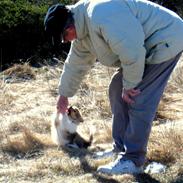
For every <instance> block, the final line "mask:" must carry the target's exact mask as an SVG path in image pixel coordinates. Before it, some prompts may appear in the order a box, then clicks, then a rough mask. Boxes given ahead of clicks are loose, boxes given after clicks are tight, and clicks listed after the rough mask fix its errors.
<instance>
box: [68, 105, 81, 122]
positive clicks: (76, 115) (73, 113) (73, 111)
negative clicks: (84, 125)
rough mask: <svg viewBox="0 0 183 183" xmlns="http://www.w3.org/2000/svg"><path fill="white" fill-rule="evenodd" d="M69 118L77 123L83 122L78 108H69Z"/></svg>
mask: <svg viewBox="0 0 183 183" xmlns="http://www.w3.org/2000/svg"><path fill="white" fill-rule="evenodd" d="M68 116H70V117H71V118H72V119H73V120H75V121H77V122H83V121H84V120H83V118H82V117H81V114H80V112H79V110H78V109H77V107H72V106H71V107H69V109H68Z"/></svg>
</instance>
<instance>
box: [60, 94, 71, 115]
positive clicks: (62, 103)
mask: <svg viewBox="0 0 183 183" xmlns="http://www.w3.org/2000/svg"><path fill="white" fill-rule="evenodd" d="M68 105H69V102H68V98H67V97H64V96H62V95H60V96H59V97H58V100H57V111H58V112H60V113H62V114H64V113H66V111H67V108H68Z"/></svg>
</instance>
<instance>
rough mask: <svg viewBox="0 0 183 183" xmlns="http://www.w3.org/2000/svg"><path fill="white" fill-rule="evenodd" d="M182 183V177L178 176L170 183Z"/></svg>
mask: <svg viewBox="0 0 183 183" xmlns="http://www.w3.org/2000/svg"><path fill="white" fill-rule="evenodd" d="M182 182H183V175H181V176H179V177H178V178H177V179H176V180H173V181H171V182H170V183H182Z"/></svg>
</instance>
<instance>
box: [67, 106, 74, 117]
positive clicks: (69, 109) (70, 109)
mask: <svg viewBox="0 0 183 183" xmlns="http://www.w3.org/2000/svg"><path fill="white" fill-rule="evenodd" d="M72 110H73V108H72V106H70V107H69V108H68V111H67V114H68V115H69V116H70V115H71V111H72Z"/></svg>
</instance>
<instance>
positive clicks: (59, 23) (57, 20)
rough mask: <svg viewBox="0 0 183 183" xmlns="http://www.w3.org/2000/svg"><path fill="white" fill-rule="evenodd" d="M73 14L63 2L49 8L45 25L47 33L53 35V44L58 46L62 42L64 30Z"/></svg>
mask: <svg viewBox="0 0 183 183" xmlns="http://www.w3.org/2000/svg"><path fill="white" fill-rule="evenodd" d="M71 16H72V13H71V11H70V10H69V9H67V8H66V6H65V5H63V4H56V5H52V6H51V7H50V8H49V9H48V11H47V14H46V16H45V19H44V26H45V31H46V33H47V34H48V36H49V37H51V40H52V44H53V46H58V45H59V44H60V43H61V40H62V34H63V30H64V28H65V26H66V24H67V20H68V18H69V17H71Z"/></svg>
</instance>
